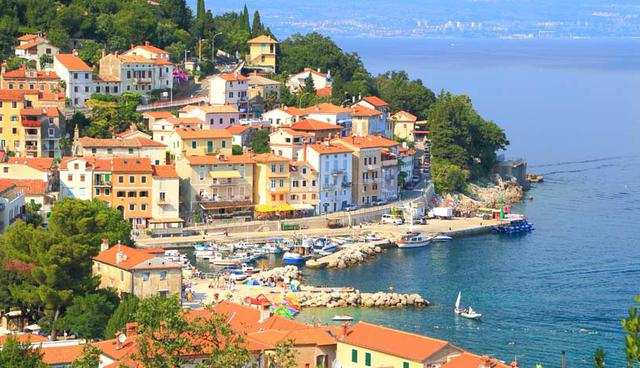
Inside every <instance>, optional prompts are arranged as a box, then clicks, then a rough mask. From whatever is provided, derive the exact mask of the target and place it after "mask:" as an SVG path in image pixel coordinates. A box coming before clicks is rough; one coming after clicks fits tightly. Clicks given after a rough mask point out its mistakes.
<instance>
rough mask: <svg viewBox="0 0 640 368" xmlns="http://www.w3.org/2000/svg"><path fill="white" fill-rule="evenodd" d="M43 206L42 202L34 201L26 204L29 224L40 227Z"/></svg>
mask: <svg viewBox="0 0 640 368" xmlns="http://www.w3.org/2000/svg"><path fill="white" fill-rule="evenodd" d="M41 208H42V205H41V204H39V203H34V202H29V203H27V205H26V206H24V211H25V215H26V222H27V224H31V225H32V226H33V227H39V226H40V225H42V213H40V209H41Z"/></svg>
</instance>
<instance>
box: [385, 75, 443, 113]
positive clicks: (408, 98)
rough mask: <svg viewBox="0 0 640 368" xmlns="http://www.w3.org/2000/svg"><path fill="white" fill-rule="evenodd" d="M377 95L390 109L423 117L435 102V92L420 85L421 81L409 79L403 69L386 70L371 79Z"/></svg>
mask: <svg viewBox="0 0 640 368" xmlns="http://www.w3.org/2000/svg"><path fill="white" fill-rule="evenodd" d="M373 85H374V87H375V90H376V92H377V95H378V96H379V97H380V98H382V99H383V100H385V101H386V102H387V103H388V104H389V109H390V110H391V111H400V110H405V111H408V112H410V113H412V114H415V115H416V116H418V118H419V119H424V118H426V116H427V111H428V109H429V107H430V106H431V105H432V104H433V103H434V102H435V99H436V96H435V94H434V93H433V92H432V91H431V90H430V89H429V88H427V87H425V86H423V85H422V81H421V80H419V79H417V80H410V79H409V75H408V74H407V72H405V71H388V72H386V73H383V74H380V75H378V76H377V77H375V78H374V79H373Z"/></svg>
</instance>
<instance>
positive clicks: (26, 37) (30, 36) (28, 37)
mask: <svg viewBox="0 0 640 368" xmlns="http://www.w3.org/2000/svg"><path fill="white" fill-rule="evenodd" d="M38 37H40V36H38V35H37V34H34V33H27V34H23V35H22V36H20V37H18V41H29V40H33V39H36V38H38Z"/></svg>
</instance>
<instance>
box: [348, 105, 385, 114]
mask: <svg viewBox="0 0 640 368" xmlns="http://www.w3.org/2000/svg"><path fill="white" fill-rule="evenodd" d="M351 111H352V113H351V114H352V115H353V116H378V115H382V112H380V111H378V110H374V109H370V108H368V107H365V106H362V105H355V106H353V107H352V108H351Z"/></svg>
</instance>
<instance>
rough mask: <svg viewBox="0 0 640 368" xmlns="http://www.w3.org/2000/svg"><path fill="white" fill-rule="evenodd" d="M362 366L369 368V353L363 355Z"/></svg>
mask: <svg viewBox="0 0 640 368" xmlns="http://www.w3.org/2000/svg"><path fill="white" fill-rule="evenodd" d="M364 365H365V367H371V353H364Z"/></svg>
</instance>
